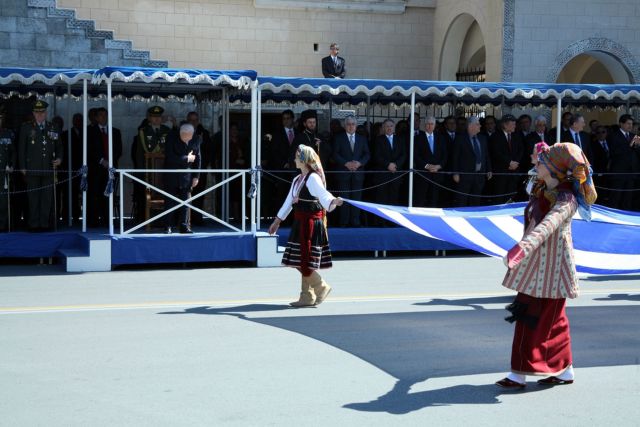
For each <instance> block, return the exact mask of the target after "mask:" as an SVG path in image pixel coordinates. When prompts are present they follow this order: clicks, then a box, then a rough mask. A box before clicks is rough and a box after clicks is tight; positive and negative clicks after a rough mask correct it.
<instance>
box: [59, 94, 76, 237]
mask: <svg viewBox="0 0 640 427" xmlns="http://www.w3.org/2000/svg"><path fill="white" fill-rule="evenodd" d="M71 125H72V123H71V85H67V209H68V211H67V213H68V220H69V227H71V226H72V225H73V203H71V202H72V198H73V182H72V181H71V178H72V171H71V168H72V165H71ZM60 130H62V129H60Z"/></svg>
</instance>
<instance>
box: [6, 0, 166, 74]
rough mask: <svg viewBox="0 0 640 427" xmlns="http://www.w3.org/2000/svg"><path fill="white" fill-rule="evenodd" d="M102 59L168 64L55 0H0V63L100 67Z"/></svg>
mask: <svg viewBox="0 0 640 427" xmlns="http://www.w3.org/2000/svg"><path fill="white" fill-rule="evenodd" d="M106 65H123V66H166V63H165V62H163V61H152V60H150V58H149V53H148V52H142V51H135V50H133V49H132V47H131V43H130V42H128V41H123V40H114V38H113V34H112V33H111V32H108V31H98V30H96V29H95V27H94V23H93V22H91V21H83V20H79V19H76V17H75V13H74V12H73V11H72V10H62V9H58V8H56V7H55V1H53V0H3V1H2V2H1V3H0V66H2V67H75V68H99V67H103V66H106Z"/></svg>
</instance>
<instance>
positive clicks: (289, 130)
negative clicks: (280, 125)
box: [287, 129, 293, 145]
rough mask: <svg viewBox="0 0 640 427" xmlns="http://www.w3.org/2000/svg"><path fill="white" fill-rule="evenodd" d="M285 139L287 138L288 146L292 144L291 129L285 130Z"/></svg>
mask: <svg viewBox="0 0 640 427" xmlns="http://www.w3.org/2000/svg"><path fill="white" fill-rule="evenodd" d="M287 138H289V145H291V144H292V143H293V131H292V130H291V129H287Z"/></svg>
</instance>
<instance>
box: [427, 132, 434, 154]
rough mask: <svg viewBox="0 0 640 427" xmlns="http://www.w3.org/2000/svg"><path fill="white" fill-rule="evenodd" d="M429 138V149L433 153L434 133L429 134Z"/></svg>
mask: <svg viewBox="0 0 640 427" xmlns="http://www.w3.org/2000/svg"><path fill="white" fill-rule="evenodd" d="M427 140H428V141H429V149H430V150H431V154H433V134H429V135H428V136H427Z"/></svg>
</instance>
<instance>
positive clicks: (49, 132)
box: [18, 101, 64, 230]
mask: <svg viewBox="0 0 640 427" xmlns="http://www.w3.org/2000/svg"><path fill="white" fill-rule="evenodd" d="M47 106H48V104H47V103H46V102H44V101H37V102H36V103H35V105H34V108H33V111H34V112H39V111H46V108H47ZM18 148H19V153H18V161H19V164H20V169H21V170H23V171H25V172H26V181H27V191H28V192H27V196H28V200H29V220H28V224H29V229H31V230H37V229H48V228H50V227H51V221H50V220H51V211H52V209H53V191H54V189H53V184H54V182H53V181H54V173H53V165H52V162H53V161H54V160H56V159H58V160H60V159H62V158H63V157H64V153H63V146H62V140H61V138H60V131H59V130H58V129H57V128H56V127H55V126H54V125H53V124H52V123H51V122H48V121H46V120H45V121H44V122H42V123H40V124H38V123H36V122H35V121H31V122H28V123H25V124H23V125H22V127H21V128H20V142H19V145H18Z"/></svg>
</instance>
